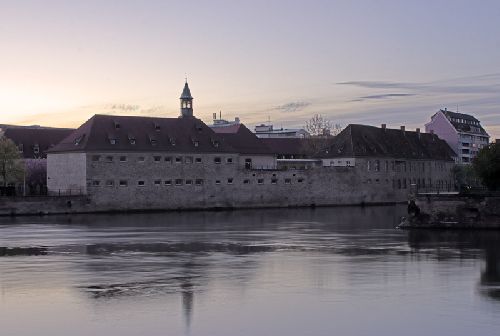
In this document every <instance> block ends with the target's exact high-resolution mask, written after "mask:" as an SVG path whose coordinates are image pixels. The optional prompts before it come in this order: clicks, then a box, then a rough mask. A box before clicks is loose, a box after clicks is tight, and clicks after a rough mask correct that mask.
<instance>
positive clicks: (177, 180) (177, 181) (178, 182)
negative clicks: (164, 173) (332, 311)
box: [175, 179, 183, 186]
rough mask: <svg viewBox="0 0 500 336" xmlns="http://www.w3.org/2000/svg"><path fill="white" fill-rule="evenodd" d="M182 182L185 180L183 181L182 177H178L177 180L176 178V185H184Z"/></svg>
mask: <svg viewBox="0 0 500 336" xmlns="http://www.w3.org/2000/svg"><path fill="white" fill-rule="evenodd" d="M182 182H183V181H182V179H176V180H175V185H176V186H181V185H182Z"/></svg>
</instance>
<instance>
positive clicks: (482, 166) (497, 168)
mask: <svg viewBox="0 0 500 336" xmlns="http://www.w3.org/2000/svg"><path fill="white" fill-rule="evenodd" d="M472 165H473V167H474V170H475V171H476V174H477V175H478V176H479V178H480V179H481V181H482V182H483V184H484V185H485V186H486V187H487V188H488V190H500V143H492V144H490V145H489V146H487V147H483V148H482V149H481V150H480V151H479V153H478V154H477V156H476V158H475V159H474V160H473V161H472Z"/></svg>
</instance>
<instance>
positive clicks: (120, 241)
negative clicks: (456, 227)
mask: <svg viewBox="0 0 500 336" xmlns="http://www.w3.org/2000/svg"><path fill="white" fill-rule="evenodd" d="M405 211H406V209H405V206H391V207H367V208H357V207H346V208H317V209H276V210H246V211H234V212H231V211H229V212H192V213H174V212H173V213H160V214H134V215H96V216H59V217H40V218H38V217H32V218H15V219H12V218H0V246H1V247H0V271H1V273H0V287H1V288H0V289H1V291H2V293H4V294H3V296H2V299H1V301H0V322H1V323H2V326H3V327H4V328H5V330H7V331H10V332H11V333H10V334H13V332H17V334H20V335H21V334H22V333H19V332H18V331H19V330H18V328H19V325H14V324H13V323H11V322H10V321H11V319H13V318H14V313H15V309H14V308H15V307H18V308H19V309H20V310H23V311H25V312H26V313H27V314H40V313H41V311H42V310H41V309H42V308H43V309H46V307H45V306H43V305H42V306H43V307H39V306H37V305H36V304H33V302H35V301H36V300H35V299H33V300H30V299H29V297H30V296H28V297H26V296H24V299H26V301H23V300H19V297H18V296H19V295H23V293H26V292H28V293H32V294H30V295H31V296H33V297H36V296H37V295H41V298H40V300H42V302H44V301H43V300H45V299H48V298H49V297H51V298H54V297H58V295H60V291H61V289H63V288H64V289H66V290H67V294H66V295H67V296H68V298H67V299H65V300H66V301H64V303H60V304H57V303H56V304H55V306H51V307H56V308H51V309H59V310H60V312H61V314H63V315H67V317H68V318H70V319H71V318H72V317H74V318H75V320H77V321H80V320H81V322H74V323H77V324H78V323H80V325H79V327H80V328H81V330H82V332H81V334H82V335H83V334H85V333H84V332H83V331H84V330H85V329H86V326H87V325H88V324H89V323H90V324H96V325H97V326H96V328H97V330H99V332H98V333H101V334H102V330H101V329H102V328H104V329H106V333H107V334H110V335H115V334H120V335H128V334H130V335H132V334H134V332H135V334H137V332H139V333H142V334H155V333H156V331H157V330H156V329H154V328H155V325H157V324H158V321H161V327H160V326H159V327H158V328H160V329H168V330H169V331H170V334H182V333H186V334H193V335H210V334H218V335H225V334H227V335H234V334H243V335H254V334H285V333H286V334H288V335H303V334H305V333H308V332H309V333H310V331H311V330H314V331H315V333H314V334H316V335H323V334H324V335H330V334H332V333H334V332H336V333H338V334H344V335H349V334H352V335H360V334H366V333H364V332H363V330H362V326H361V324H349V321H350V320H352V319H350V316H351V315H349V314H354V311H352V312H351V311H350V307H352V308H353V309H356V314H359V316H360V317H361V318H362V319H369V320H370V319H372V318H375V317H376V316H379V318H381V319H384V318H386V317H387V316H385V315H384V311H392V312H393V314H396V315H395V316H392V317H391V320H395V321H396V322H394V321H393V322H392V323H391V325H385V324H384V325H378V324H376V325H377V326H376V327H373V328H375V329H373V328H372V329H373V330H374V332H372V333H376V334H378V333H386V334H392V333H393V332H395V331H398V332H399V333H405V334H406V335H412V334H415V335H417V334H421V333H420V332H418V333H417V332H416V331H415V332H413V331H408V328H409V326H411V325H415V326H420V324H421V323H420V320H419V318H424V317H426V318H429V319H433V318H434V315H432V310H431V309H428V308H427V309H426V308H424V307H422V305H421V304H420V300H423V299H424V298H425V300H426V301H425V302H426V303H425V304H426V305H427V304H429V305H431V306H435V307H436V309H440V310H443V311H446V310H449V311H452V312H454V313H455V314H456V315H459V314H463V315H464V316H469V318H471V316H472V317H474V316H476V315H477V314H478V311H479V312H483V313H484V311H483V310H484V309H486V310H489V311H491V310H492V309H494V310H493V312H495V313H500V305H495V306H494V307H495V308H492V307H483V306H481V307H477V306H465V307H468V309H469V310H467V309H465V310H463V311H462V310H460V311H458V310H456V309H457V308H456V307H462V308H460V309H463V307H464V304H463V302H462V301H461V302H460V303H461V304H462V305H458V304H456V305H451V304H450V300H452V298H453V300H459V301H460V300H465V297H464V296H460V295H459V296H457V297H453V295H456V293H460V292H463V290H464V289H467V288H471V289H473V288H477V292H478V293H479V296H478V297H481V298H487V299H488V300H487V301H489V302H495V301H492V300H490V299H495V300H498V298H500V290H499V289H500V275H499V267H498V266H499V264H498V262H499V258H498V255H499V253H500V251H499V244H498V242H499V241H500V233H498V232H494V231H488V232H487V231H482V232H466V231H399V230H395V229H394V227H395V226H396V225H397V223H398V221H399V218H400V216H401V215H403V214H404V213H405ZM483 260H484V262H483ZM441 279H444V280H443V281H445V283H446V287H443V286H444V285H443V284H442V283H441V282H440V281H442V280H441ZM40 289H43V290H44V291H43V292H42V294H38V293H39V290H40ZM448 290H449V293H448ZM45 291H46V292H45ZM389 291H390V293H391V295H389V296H388V295H387V293H388V292H389ZM444 295H449V296H444ZM11 297H12V299H10V298H11ZM397 298H399V299H397ZM61 300H62V299H61ZM398 300H399V301H398ZM375 303H376V304H377V305H378V306H376V308H375V306H374V304H375ZM53 304H54V303H53ZM7 306H8V307H9V308H7ZM68 307H69V308H71V309H75V311H76V312H74V313H70V312H68ZM88 307H90V308H88ZM167 307H168V308H167ZM175 307H176V308H175ZM71 309H69V311H71ZM89 309H90V311H92V312H96V311H99V312H100V313H101V314H99V315H103V316H109V315H110V316H113V319H115V320H116V319H118V320H119V321H120V325H123V326H127V328H112V327H109V326H108V325H107V324H105V321H103V322H102V323H101V322H99V321H97V322H96V319H95V318H93V317H92V316H93V313H89V311H88V310H89ZM172 309H173V310H172ZM395 309H396V311H394V310H395ZM129 310H130V311H131V312H129ZM165 310H167V311H168V314H166V313H165ZM175 310H177V312H178V313H179V314H180V316H182V325H183V327H182V328H181V326H179V325H178V322H179V318H178V317H177V315H176V314H174V313H173V311H175ZM136 311H144V312H147V314H141V315H136V313H135V312H136ZM127 313H128V314H132V316H134V317H135V319H134V318H129V319H126V318H121V317H123V316H126V314H127ZM165 314H166V315H165ZM228 314H230V315H231V318H228V316H227V315H228ZM397 314H399V315H397ZM426 314H431V315H428V316H427V315H426ZM270 315H271V316H273V318H272V319H271V320H269V316H270ZM281 315H283V319H282V320H280V316H281ZM332 316H334V317H332ZM82 317H83V318H82ZM305 317H307V318H308V320H309V323H312V322H311V321H315V322H314V323H315V324H314V329H311V328H310V326H309V327H308V325H307V323H304V318H305ZM86 318H87V320H86ZM148 318H150V319H152V320H148ZM332 318H333V319H334V320H335V327H332V326H331V323H330V322H331V319H332ZM455 319H456V317H454V320H455ZM49 320H50V317H49ZM285 320H286V322H285ZM85 321H86V322H85ZM250 321H251V323H250ZM269 323H271V326H269ZM374 323H375V322H374ZM439 323H444V324H445V325H447V323H449V325H450V329H449V330H442V332H441V334H443V335H445V334H450V335H451V334H456V333H457V330H458V329H454V328H453V327H451V325H452V323H451V319H450V321H447V320H446V319H444V321H443V320H440V322H439ZM488 323H490V325H489V326H490V327H491V330H493V329H495V328H498V327H500V325H499V324H495V323H496V322H491V321H488ZM249 324H250V325H251V329H248V330H247V331H242V330H246V328H245V326H246V327H249ZM430 324H432V323H430ZM264 326H267V327H266V328H267V329H259V328H264ZM9 328H10V329H9ZM62 328H63V327H62V326H59V327H58V328H56V330H57V331H58V332H59V333H52V334H64V333H63V331H62ZM141 328H142V329H141ZM398 328H399V329H398ZM461 328H462V329H463V330H466V329H467V326H463V325H462V326H461ZM471 328H472V326H471ZM271 329H272V331H271ZM462 329H460V330H462ZM26 330H27V331H26V332H25V334H30V333H29V331H30V330H29V329H26ZM47 330H48V329H47ZM234 330H240V331H241V332H239V333H234V332H233V331H234ZM373 330H372V331H373ZM415 330H416V329H415ZM31 331H32V330H31ZM424 331H425V330H424ZM428 331H429V332H430V331H431V330H428ZM447 331H449V333H447ZM72 333H73V334H74V330H72ZM424 333H425V332H424ZM77 334H78V333H77Z"/></svg>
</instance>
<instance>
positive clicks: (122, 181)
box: [120, 180, 128, 187]
mask: <svg viewBox="0 0 500 336" xmlns="http://www.w3.org/2000/svg"><path fill="white" fill-rule="evenodd" d="M126 186H128V181H127V180H120V187H126Z"/></svg>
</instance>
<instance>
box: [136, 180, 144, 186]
mask: <svg viewBox="0 0 500 336" xmlns="http://www.w3.org/2000/svg"><path fill="white" fill-rule="evenodd" d="M137 185H138V186H139V187H144V186H145V185H146V183H145V182H144V181H137Z"/></svg>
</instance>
